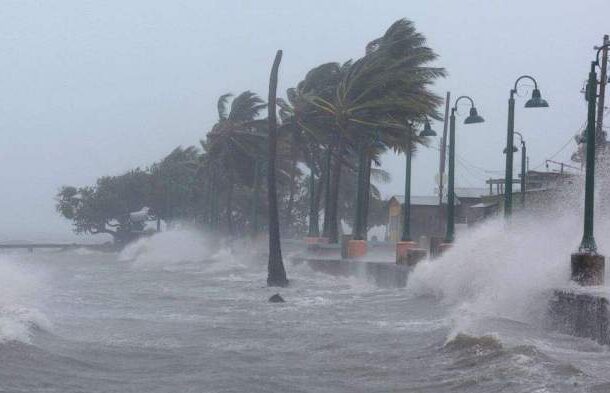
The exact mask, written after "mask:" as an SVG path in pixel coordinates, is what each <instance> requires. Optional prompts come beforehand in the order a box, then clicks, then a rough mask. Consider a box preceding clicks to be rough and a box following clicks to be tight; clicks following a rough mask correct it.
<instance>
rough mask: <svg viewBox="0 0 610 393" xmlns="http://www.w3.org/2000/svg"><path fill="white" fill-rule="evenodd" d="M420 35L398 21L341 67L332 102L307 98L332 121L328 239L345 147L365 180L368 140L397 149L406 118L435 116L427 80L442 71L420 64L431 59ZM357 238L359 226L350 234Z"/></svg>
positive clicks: (334, 232)
mask: <svg viewBox="0 0 610 393" xmlns="http://www.w3.org/2000/svg"><path fill="white" fill-rule="evenodd" d="M424 44H425V38H424V37H423V36H422V35H421V34H420V33H418V32H417V31H416V30H415V28H414V26H413V24H412V23H411V22H410V21H407V20H405V19H401V20H398V21H397V22H395V23H394V24H392V26H390V28H389V29H388V30H387V31H386V33H385V34H384V36H382V37H381V38H378V39H376V40H374V41H372V42H371V43H369V45H367V53H366V55H365V56H364V57H362V58H360V59H358V60H357V61H355V62H353V63H352V62H351V61H348V62H346V63H345V64H343V66H342V67H341V78H340V80H339V83H338V84H337V86H336V91H335V96H334V97H333V99H332V100H329V99H327V98H325V97H320V96H311V97H309V100H310V102H311V103H312V104H313V105H315V106H316V107H318V108H319V109H320V110H321V111H322V112H324V113H326V114H327V115H328V116H330V117H332V118H333V120H334V123H335V124H336V128H337V133H336V140H337V142H336V143H335V149H336V153H335V164H334V168H333V178H332V190H331V191H332V194H331V195H332V199H331V202H332V203H331V205H330V207H331V211H329V212H328V213H329V214H330V215H331V223H330V241H331V242H337V241H338V232H337V229H336V228H337V223H338V222H337V217H336V216H337V210H336V206H337V203H336V198H337V197H338V194H337V190H338V189H339V182H340V173H341V158H340V153H342V152H343V151H344V150H345V149H348V148H351V149H353V150H357V151H358V152H359V154H361V156H360V158H361V159H360V160H359V161H360V165H359V172H360V173H361V174H360V175H359V179H360V181H361V182H363V184H364V183H365V182H366V175H365V172H366V165H368V164H366V163H367V159H366V156H365V153H364V152H362V150H363V149H366V147H367V146H369V145H370V144H371V143H372V142H373V141H376V142H379V143H381V144H383V145H385V146H386V147H388V148H393V149H397V148H400V146H402V145H403V144H404V141H405V138H404V134H405V133H407V132H410V129H409V127H407V126H406V124H405V121H406V120H407V119H413V120H414V121H418V122H423V119H424V117H425V116H429V117H433V118H437V117H438V114H437V112H436V108H437V107H438V106H439V105H440V103H441V98H440V97H438V96H437V95H435V94H434V93H432V92H431V91H430V90H429V86H430V85H431V84H432V83H433V81H434V80H435V79H436V78H438V77H441V76H444V75H445V71H444V69H442V68H435V67H429V66H426V64H427V63H429V62H431V61H433V60H434V59H436V57H437V56H436V54H435V53H434V52H433V51H432V49H430V48H427V47H425V46H424ZM364 188H365V187H364V186H362V187H359V190H360V193H361V195H360V198H359V200H360V203H359V204H358V207H357V209H358V210H359V211H358V214H357V216H358V215H359V216H361V215H362V209H363V201H364V200H365V198H364V197H363V194H362V193H363V192H365V190H364ZM356 235H357V236H359V237H362V236H363V233H362V230H361V231H360V233H358V234H356Z"/></svg>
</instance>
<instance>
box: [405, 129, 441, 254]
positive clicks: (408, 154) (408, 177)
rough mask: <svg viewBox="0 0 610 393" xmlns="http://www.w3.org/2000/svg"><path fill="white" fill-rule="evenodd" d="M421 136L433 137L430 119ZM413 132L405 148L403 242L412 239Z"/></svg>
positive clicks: (409, 135) (408, 135)
mask: <svg viewBox="0 0 610 393" xmlns="http://www.w3.org/2000/svg"><path fill="white" fill-rule="evenodd" d="M419 136H423V137H432V136H436V132H435V131H434V130H433V129H432V127H431V126H430V121H429V120H428V119H426V121H425V122H424V129H423V130H422V132H420V134H419ZM411 153H412V152H411V132H408V133H407V146H406V149H405V207H404V209H403V217H402V235H401V237H400V241H401V242H410V241H412V239H411Z"/></svg>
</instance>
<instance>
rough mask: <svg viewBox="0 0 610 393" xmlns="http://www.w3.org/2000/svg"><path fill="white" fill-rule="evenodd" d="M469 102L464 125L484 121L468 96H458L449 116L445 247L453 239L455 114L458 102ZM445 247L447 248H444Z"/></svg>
mask: <svg viewBox="0 0 610 393" xmlns="http://www.w3.org/2000/svg"><path fill="white" fill-rule="evenodd" d="M462 99H466V100H468V101H470V115H469V116H468V117H467V118H466V120H464V124H476V123H483V122H484V121H485V120H484V119H483V118H482V117H481V116H479V114H478V113H477V108H475V106H474V101H473V100H472V98H470V97H468V96H460V97H458V99H457V100H455V103H454V105H453V108H451V115H450V116H449V171H448V172H449V179H448V184H447V233H446V235H445V245H447V244H451V243H453V240H454V238H455V206H454V205H455V187H454V185H455V112H456V111H457V105H458V103H459V102H460V100H462ZM445 247H447V246H445Z"/></svg>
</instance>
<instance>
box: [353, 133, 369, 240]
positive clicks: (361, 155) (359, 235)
mask: <svg viewBox="0 0 610 393" xmlns="http://www.w3.org/2000/svg"><path fill="white" fill-rule="evenodd" d="M366 160H367V152H366V146H364V145H362V146H360V148H359V149H358V184H357V193H356V214H355V215H354V229H353V231H352V233H353V235H354V240H366V235H365V233H364V232H365V231H366V230H365V229H364V221H365V219H364V214H365V207H364V205H365V201H366V196H365V194H366V193H367V191H368V190H367V188H366V184H367V181H366V173H367V169H366V167H367V164H366Z"/></svg>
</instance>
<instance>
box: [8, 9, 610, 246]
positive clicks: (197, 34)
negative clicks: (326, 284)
mask: <svg viewBox="0 0 610 393" xmlns="http://www.w3.org/2000/svg"><path fill="white" fill-rule="evenodd" d="M608 6H609V3H608V0H590V1H574V0H546V1H531V0H530V1H522V0H511V1H505V0H478V1H466V0H464V1H457V0H452V1H449V0H445V1H441V0H419V1H415V0H395V1H389V0H384V1H370V0H354V1H340V0H335V1H328V0H310V1H307V2H304V1H286V0H284V1H275V0H259V1H239V0H233V1H205V0H198V1H196V0H191V1H187V0H180V1H178V0H172V1H156V0H129V1H125V0H121V1H114V0H105V1H85V0H74V1H68V0H55V1H45V0H40V1H27V0H0V132H1V135H2V138H1V139H0V157H1V159H2V165H0V180H1V181H0V184H1V185H2V186H3V188H4V190H3V192H2V193H0V203H1V205H2V206H3V214H2V219H1V220H0V239H10V238H24V237H28V238H35V237H37V238H41V237H49V236H52V237H55V238H58V237H62V236H63V237H69V236H70V226H69V223H67V222H66V221H65V220H63V219H61V218H60V217H58V216H57V215H56V213H55V211H54V201H53V197H54V194H55V193H56V191H57V189H58V188H59V187H60V186H61V185H64V184H71V185H84V184H91V183H93V182H94V181H95V179H96V178H97V177H98V176H100V175H104V174H118V173H121V172H123V171H125V170H127V169H130V168H133V167H136V166H146V165H148V164H150V163H152V162H153V161H155V160H158V159H159V158H161V157H163V156H164V155H165V154H167V153H168V152H169V151H170V150H171V149H173V148H174V147H175V146H177V145H185V146H186V145H191V144H197V142H198V140H199V139H201V138H202V137H203V135H204V134H205V132H207V130H209V129H210V127H211V126H212V124H213V123H214V121H215V120H216V116H217V114H216V106H215V105H216V99H217V97H218V96H219V95H220V94H223V93H225V92H233V93H239V92H241V91H243V90H246V89H250V90H253V91H256V92H258V93H259V94H261V95H262V96H263V97H264V96H266V90H267V85H268V73H269V68H270V65H271V62H272V60H273V56H274V54H275V50H276V49H283V50H284V60H283V62H282V65H281V76H280V77H281V82H280V91H282V92H283V91H285V89H286V88H288V87H291V86H293V85H294V84H295V83H296V82H298V81H299V80H300V79H301V78H302V77H303V75H304V74H305V72H306V71H307V70H309V69H310V68H312V67H313V66H316V65H318V64H320V63H323V62H328V61H345V60H347V59H350V58H357V57H359V56H362V54H363V51H364V46H365V44H366V43H367V42H368V41H370V40H371V39H372V38H375V37H378V36H380V35H381V34H382V33H383V32H384V31H385V30H386V29H387V27H389V26H390V24H391V23H392V22H393V21H395V20H396V19H399V18H402V17H406V18H408V19H411V20H413V21H414V22H415V23H416V27H417V28H418V30H420V31H421V32H422V33H423V34H424V35H425V36H426V37H427V38H428V41H429V42H428V43H429V45H430V46H431V47H432V48H434V49H435V50H436V52H437V53H438V54H439V55H440V59H439V61H438V64H439V65H441V66H443V67H445V68H446V69H447V70H448V71H449V77H448V78H447V79H445V80H442V81H440V82H439V83H438V84H437V86H435V89H436V90H437V91H438V93H439V94H441V95H444V93H445V91H447V90H450V91H451V92H452V94H453V95H454V97H456V96H457V95H460V94H468V95H471V96H472V97H473V98H474V99H475V101H476V102H477V106H478V108H479V112H480V114H481V115H483V116H484V117H485V119H486V123H484V124H482V125H477V126H470V127H466V126H463V125H461V124H459V125H458V129H457V132H458V142H457V152H458V155H459V156H460V157H461V158H462V159H463V160H465V161H466V164H465V165H466V168H465V167H464V166H462V165H458V166H457V174H458V175H457V176H458V180H457V184H458V186H481V187H482V186H484V183H483V181H484V179H485V178H488V177H490V176H498V174H496V173H487V172H484V171H483V170H482V169H489V170H498V169H501V168H502V165H503V163H502V155H501V154H500V152H501V151H502V148H503V143H504V138H505V129H506V114H507V99H508V93H509V89H510V88H511V87H512V84H513V83H514V80H515V79H516V77H518V76H519V75H521V74H523V73H528V74H531V75H533V76H535V77H536V78H537V79H538V82H539V84H540V88H541V90H542V94H543V96H544V97H545V98H546V99H547V100H548V101H549V102H550V105H551V108H549V109H548V110H524V109H523V104H524V102H525V98H520V99H519V101H518V102H517V106H518V108H517V115H516V116H517V120H516V128H517V130H520V131H522V132H523V134H524V135H525V136H526V139H527V141H528V143H529V155H530V157H531V167H532V168H534V167H537V166H538V165H539V164H540V163H541V162H543V161H544V159H545V158H547V157H549V156H550V155H552V154H553V153H555V152H556V151H557V150H559V149H560V148H561V147H562V146H563V145H564V144H565V143H566V142H567V140H568V139H569V138H571V137H572V136H573V135H574V134H575V133H576V132H577V131H578V130H579V129H580V128H581V126H582V124H583V121H584V119H585V111H586V107H585V103H584V100H583V98H582V95H581V94H580V89H581V88H582V86H583V81H584V79H585V78H586V74H587V72H588V65H589V63H590V61H591V59H592V56H593V54H594V52H593V50H592V47H593V45H596V44H599V42H600V41H601V38H602V36H603V34H604V33H608V32H610V25H609V24H608V12H609V7H608ZM529 90H530V88H529V87H527V86H524V88H523V91H522V92H521V93H522V94H526V93H529ZM464 110H466V108H463V109H462V111H464ZM434 128H435V129H436V130H437V131H442V124H438V123H437V124H435V125H434ZM435 144H436V143H435ZM573 150H574V145H573V144H571V145H570V146H569V147H568V148H566V149H564V150H563V151H562V152H561V153H560V154H558V155H557V157H556V158H555V159H557V160H564V161H567V160H569V156H570V154H571V152H572V151H573ZM413 165H414V171H415V175H414V185H413V187H414V191H413V192H414V194H416V195H430V194H431V193H432V191H433V188H434V181H433V178H434V174H435V173H437V171H438V168H437V167H438V152H437V151H436V150H434V149H428V150H427V151H424V150H422V151H420V152H419V153H418V155H417V157H416V159H415V161H414V163H413ZM384 167H385V168H387V169H388V170H389V171H390V172H391V173H392V175H393V182H392V183H391V184H389V185H384V186H383V187H382V190H383V191H384V193H385V194H386V195H390V194H394V193H401V190H402V188H403V185H404V179H403V177H404V174H403V158H402V157H396V156H391V155H390V156H388V157H386V158H385V160H384Z"/></svg>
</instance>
